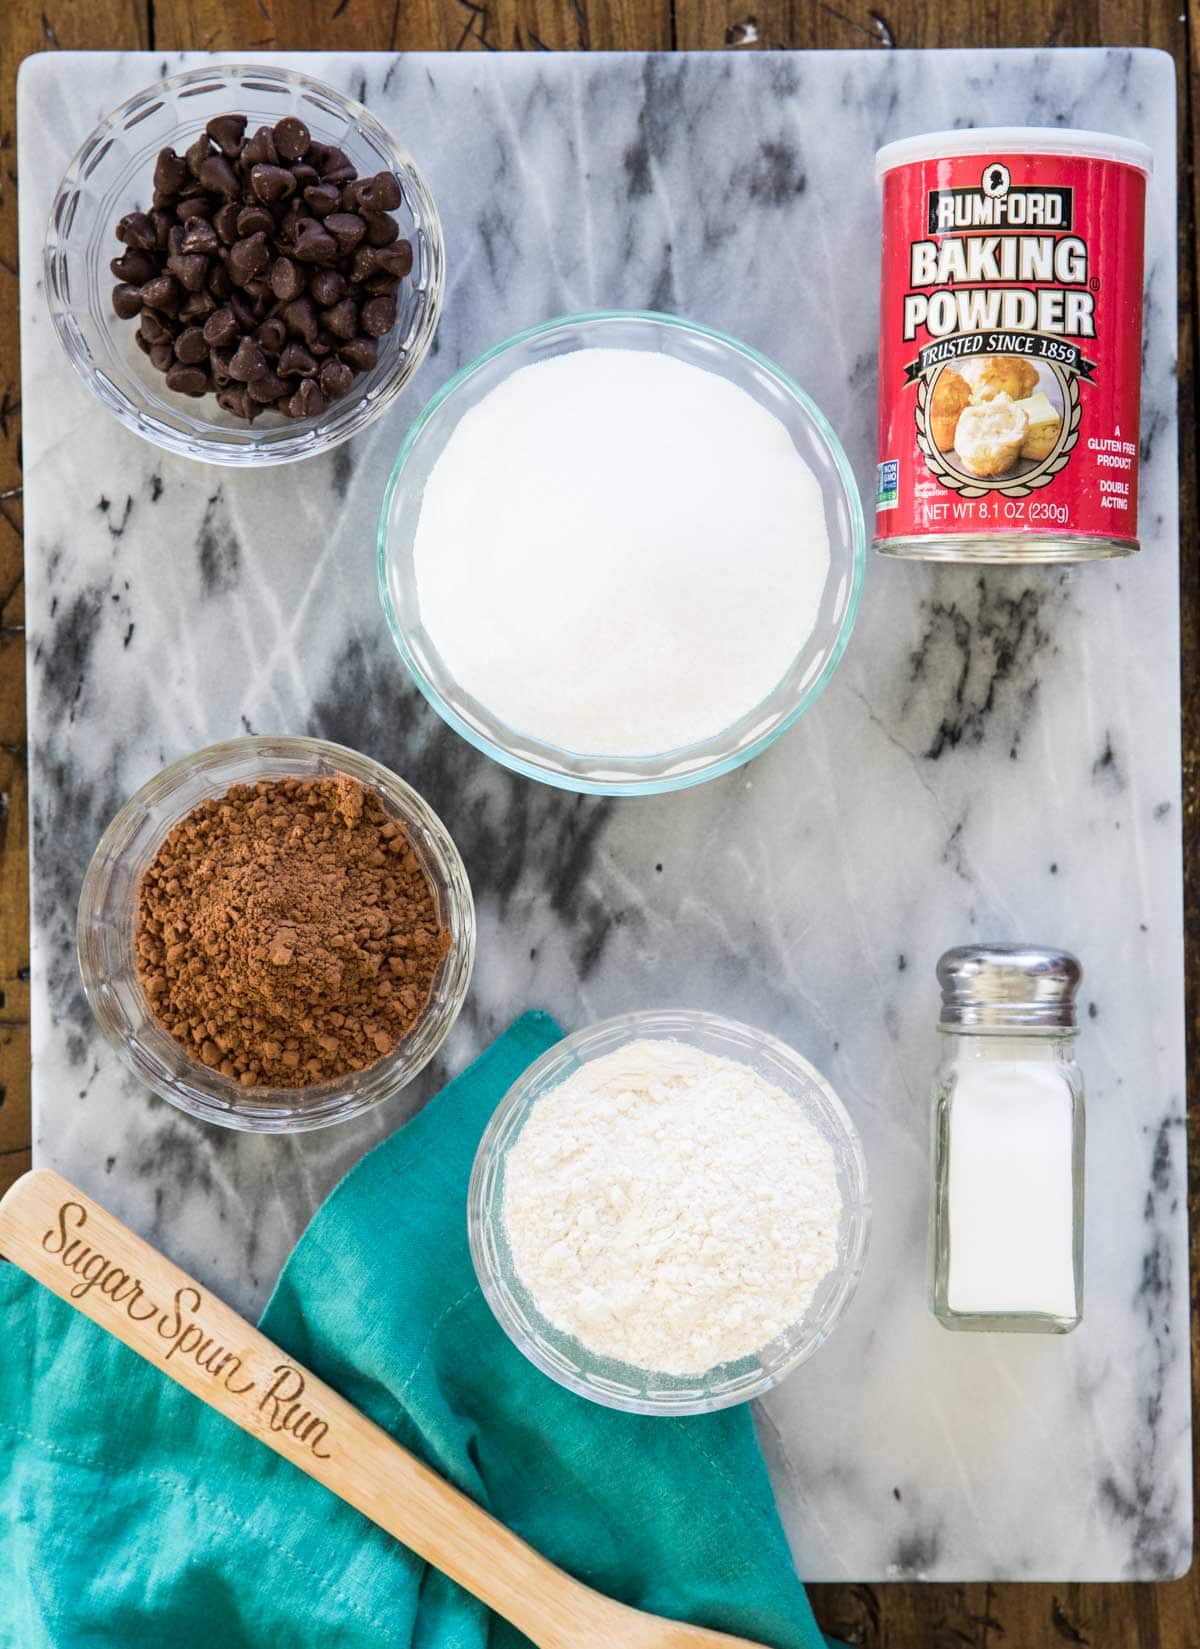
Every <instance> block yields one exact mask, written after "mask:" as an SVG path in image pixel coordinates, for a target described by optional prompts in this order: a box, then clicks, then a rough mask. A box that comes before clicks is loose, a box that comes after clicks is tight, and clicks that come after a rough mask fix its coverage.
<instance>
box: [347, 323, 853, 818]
mask: <svg viewBox="0 0 1200 1649" xmlns="http://www.w3.org/2000/svg"><path fill="white" fill-rule="evenodd" d="M577 349H642V350H650V351H657V352H661V353H664V354H668V355H672V356H675V357H676V358H677V359H678V360H681V361H684V362H687V363H689V364H691V365H693V366H698V367H703V368H705V369H707V370H708V371H710V372H716V373H719V374H720V375H721V376H722V377H723V378H727V379H729V380H730V381H731V382H733V383H735V384H737V385H739V386H740V387H741V388H742V389H744V390H746V391H747V392H748V393H749V394H750V395H751V396H753V398H754V400H755V401H757V402H758V403H759V405H760V406H763V407H765V408H766V409H767V410H768V411H770V412H772V413H774V415H775V416H776V417H777V418H778V419H779V421H780V422H781V423H782V424H783V425H784V427H785V429H786V430H787V431H788V433H789V434H790V436H791V437H792V440H793V441H794V442H795V445H796V450H797V451H798V452H799V453H800V455H801V456H802V457H803V458H804V459H805V461H806V462H807V463H808V465H809V467H810V468H811V469H812V471H813V473H814V474H815V475H816V476H817V478H818V480H819V482H820V485H821V496H822V498H823V500H824V504H825V515H826V520H827V523H828V528H829V551H830V565H829V575H828V577H827V579H826V581H825V590H824V594H823V597H822V601H821V607H820V611H819V613H818V617H817V623H816V626H815V628H814V630H813V632H812V634H811V636H810V637H809V638H808V640H807V641H806V642H805V644H804V646H803V647H802V648H801V650H800V652H799V653H798V654H797V655H796V658H795V660H794V662H793V663H792V665H791V667H790V669H789V670H788V671H787V674H786V675H785V676H784V677H783V679H782V680H781V681H780V682H779V684H778V685H777V686H776V687H775V689H774V691H773V692H772V693H771V694H770V695H769V697H767V698H766V699H764V700H763V701H762V703H760V704H758V705H756V706H755V707H754V708H753V709H752V710H750V711H748V712H747V714H746V715H744V716H743V717H742V718H741V719H740V720H739V721H736V722H734V723H733V725H732V726H730V727H727V728H725V729H724V731H723V732H721V733H719V734H718V735H717V736H716V737H714V738H710V739H707V740H705V741H704V742H702V743H699V744H693V745H688V746H686V747H684V748H681V749H678V750H672V751H668V752H665V753H659V754H656V755H646V756H606V755H604V754H589V753H581V752H575V751H570V750H564V749H562V748H560V747H559V746H556V745H552V744H547V743H543V742H542V741H540V740H537V739H533V738H530V737H528V736H527V735H525V734H523V733H521V732H519V731H518V730H517V729H515V728H513V727H510V726H508V725H506V724H505V723H504V722H502V721H500V720H499V719H498V718H497V717H496V716H495V715H493V714H492V712H491V711H490V710H489V709H488V707H487V705H486V704H482V703H480V702H479V701H478V700H477V699H475V698H473V697H471V696H470V695H469V694H468V693H467V692H466V691H465V690H464V689H463V688H461V687H460V686H459V684H458V683H457V682H456V681H455V680H454V678H453V676H452V675H451V674H450V672H449V670H448V668H447V666H446V665H445V663H444V662H443V660H442V658H441V657H440V655H439V653H438V651H437V649H436V648H435V647H434V645H433V642H432V640H431V639H430V637H429V635H428V634H427V632H426V631H425V629H424V627H423V625H422V622H421V612H420V603H419V600H418V594H417V582H416V575H415V569H414V562H413V548H414V544H415V540H416V531H417V522H418V520H419V517H420V513H421V503H422V499H423V496H424V491H425V483H426V481H427V480H428V478H429V475H430V473H431V471H432V469H433V466H434V464H435V463H436V462H437V459H438V458H439V456H440V455H441V453H442V450H443V448H444V447H445V446H446V443H447V442H448V441H449V439H450V437H451V435H452V434H453V433H454V430H455V428H456V427H457V425H458V424H459V422H460V421H461V419H462V418H463V417H465V416H466V414H467V413H469V412H470V411H471V410H472V408H474V407H476V406H477V405H478V404H479V402H480V401H482V399H483V398H484V396H485V395H487V394H489V393H490V391H492V390H493V389H495V388H496V386H497V385H498V384H500V383H501V382H502V381H503V380H504V379H505V378H507V377H508V376H509V375H510V374H511V373H513V372H517V371H519V370H520V369H521V368H522V367H526V366H530V365H532V364H533V363H534V362H536V361H543V360H546V359H547V358H548V357H550V356H554V355H563V354H568V353H570V352H572V351H574V350H577ZM378 558H379V587H380V594H381V597H382V600H383V608H384V612H385V614H386V615H387V621H388V625H389V627H390V629H391V632H392V638H393V640H394V641H395V643H396V646H397V647H398V648H399V650H400V655H401V657H402V658H403V659H404V662H405V663H406V664H407V666H408V668H409V670H410V671H411V673H412V676H413V679H414V681H415V682H416V684H417V686H418V687H419V688H420V690H421V692H422V693H423V694H424V695H425V697H426V698H427V699H428V700H429V702H430V704H432V706H433V708H434V709H435V710H436V711H437V712H438V714H439V715H440V716H441V717H443V719H444V720H445V721H447V722H449V724H450V726H451V727H453V728H454V729H455V730H456V731H457V732H459V733H461V734H462V736H463V737H464V738H465V739H468V740H469V741H470V743H472V744H473V745H475V746H476V747H477V748H478V749H480V750H483V751H485V752H486V754H487V755H489V756H491V757H492V758H493V759H494V760H495V761H498V762H500V763H502V764H503V765H504V766H505V767H510V768H512V769H513V770H514V771H515V772H517V773H524V774H525V775H527V776H528V777H529V778H532V779H541V780H543V781H544V782H545V783H547V784H552V785H558V786H559V787H560V788H562V789H564V790H576V791H584V792H586V793H589V794H592V795H610V796H620V795H624V796H648V795H655V794H658V793H659V792H661V791H665V790H679V789H682V788H683V787H685V786H687V785H693V784H700V783H702V782H703V781H704V780H705V779H713V778H716V777H717V776H718V775H720V774H722V773H728V772H729V771H730V770H731V769H732V768H735V767H738V766H740V765H741V763H743V762H747V761H750V760H751V758H752V757H754V756H757V755H758V754H759V753H760V752H761V751H763V750H765V749H766V748H767V746H768V745H770V744H772V743H773V742H774V741H775V740H776V739H777V738H778V737H779V736H780V734H781V733H783V732H786V730H787V729H788V728H789V727H790V726H791V725H792V723H793V722H795V721H796V720H797V719H798V718H799V717H800V716H802V715H803V714H804V712H805V711H806V710H807V709H808V708H809V707H810V705H812V704H813V703H814V702H815V700H816V699H817V698H818V697H819V696H820V694H821V693H822V691H823V690H824V688H825V687H826V685H827V684H828V682H829V678H830V677H831V676H832V675H833V672H834V670H835V669H836V668H837V665H838V661H839V660H840V658H841V656H842V654H843V653H844V652H845V650H846V644H847V642H848V641H849V639H850V632H851V630H852V629H853V627H854V617H855V613H856V611H857V609H858V601H859V595H860V592H861V589H862V580H863V566H864V563H865V558H866V533H865V529H864V526H863V513H862V504H861V501H860V499H859V493H858V487H857V485H856V484H855V480H854V473H853V471H852V470H851V468H850V464H849V461H848V460H847V458H846V455H845V453H844V452H843V450H842V446H841V443H840V442H839V440H838V438H837V436H836V435H835V434H834V432H833V430H832V429H831V427H830V426H829V424H828V423H827V422H826V420H825V417H824V416H823V414H822V413H821V412H820V410H819V409H818V408H817V407H816V405H814V403H813V402H812V401H811V400H810V399H809V398H808V396H807V395H806V394H805V393H804V391H803V390H802V389H801V388H800V387H799V386H798V385H797V384H795V383H793V382H792V380H791V379H790V378H789V377H788V376H787V375H786V374H785V373H784V372H782V371H781V370H780V368H779V367H777V366H775V365H774V364H773V362H771V361H769V360H767V359H766V357H765V356H763V355H760V354H759V353H758V352H757V350H754V349H751V348H749V346H748V345H746V344H742V343H738V342H737V341H736V340H735V339H733V338H729V337H726V336H725V334H724V333H721V332H715V331H713V329H712V328H711V327H706V326H700V325H698V324H697V323H696V322H693V321H685V320H681V319H679V318H678V317H676V316H674V315H656V314H652V313H649V312H645V313H643V312H638V311H632V310H631V311H623V310H605V311H600V312H597V313H595V314H590V315H569V316H566V317H563V318H561V319H559V320H554V321H547V322H546V323H545V324H544V325H542V326H535V327H531V328H530V329H529V330H528V331H527V332H519V333H517V335H516V336H515V337H513V338H509V339H508V340H507V342H505V343H501V344H498V345H497V346H496V347H495V348H494V349H491V350H489V351H488V352H487V353H486V354H485V355H481V356H480V357H479V359H478V360H476V361H473V362H471V364H470V365H469V366H466V367H464V368H463V369H462V371H461V372H459V373H458V374H457V376H456V377H454V378H452V379H451V380H450V382H449V383H448V384H446V385H445V386H444V387H443V388H442V389H440V390H439V391H438V393H437V394H436V395H435V396H434V397H433V399H432V400H431V401H430V403H429V405H428V406H427V407H426V408H425V410H424V411H423V412H422V413H421V415H420V417H419V418H418V419H417V421H416V423H415V424H413V426H412V428H411V429H410V430H409V432H408V435H407V437H406V439H405V441H404V445H403V446H402V447H401V449H400V455H399V457H398V458H397V459H396V464H395V467H394V469H393V470H392V474H391V478H390V480H389V481H388V485H387V491H386V493H385V494H384V500H383V511H382V514H381V516H380V521H379V546H378ZM531 668H536V661H532V663H531ZM548 690H551V691H552V684H549V685H548Z"/></svg>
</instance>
